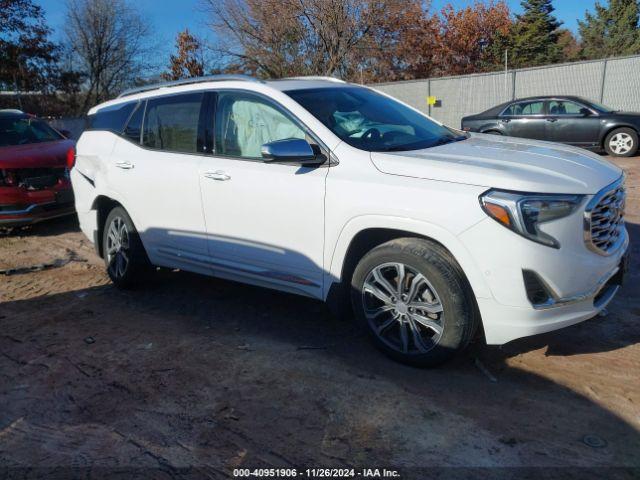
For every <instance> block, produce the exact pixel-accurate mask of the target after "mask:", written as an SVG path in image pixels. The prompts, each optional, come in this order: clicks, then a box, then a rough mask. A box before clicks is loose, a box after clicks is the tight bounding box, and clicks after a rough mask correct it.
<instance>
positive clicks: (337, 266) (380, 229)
mask: <svg viewBox="0 0 640 480" xmlns="http://www.w3.org/2000/svg"><path fill="white" fill-rule="evenodd" d="M397 238H417V239H423V240H429V241H432V242H435V243H436V244H438V245H440V246H441V247H442V248H444V249H445V250H446V251H447V252H448V253H449V254H450V255H451V257H452V259H453V260H454V261H455V262H456V263H457V264H458V266H459V267H460V269H461V271H462V273H463V274H464V276H465V277H466V279H467V281H468V282H469V286H470V288H471V289H472V291H473V294H474V296H477V297H479V298H492V295H491V292H490V290H489V287H488V285H487V283H486V282H485V280H484V279H483V277H482V275H481V272H480V270H479V268H478V266H477V265H476V263H475V261H474V260H473V258H472V257H471V254H470V253H469V252H468V250H467V249H466V248H465V247H464V245H462V243H461V242H460V241H459V240H458V239H457V237H456V236H455V235H453V234H452V233H450V232H448V231H447V230H445V229H443V228H441V227H438V226H435V225H431V224H427V223H424V222H419V221H414V220H408V219H400V218H387V217H375V218H371V217H369V216H367V217H366V218H363V217H358V218H356V219H353V220H352V221H351V222H349V223H348V224H347V225H346V226H345V227H344V228H343V230H342V232H341V234H340V237H339V238H338V240H337V242H336V244H335V248H334V250H333V254H332V256H331V258H330V261H329V262H328V264H329V269H328V272H327V274H328V276H329V278H328V279H327V281H325V290H326V291H325V296H326V300H327V303H329V306H330V307H331V308H332V310H334V311H336V312H339V311H340V310H341V309H342V307H339V305H340V303H341V302H343V300H341V295H342V294H343V293H344V289H345V285H347V286H348V282H350V280H351V276H352V275H353V271H354V270H355V266H356V265H357V264H358V262H359V261H360V259H361V258H362V257H363V256H364V255H365V254H366V253H367V252H369V251H370V250H371V249H373V248H375V247H377V246H378V245H381V244H383V243H386V242H388V241H390V240H394V239H397ZM336 307H337V308H336ZM343 307H344V305H343Z"/></svg>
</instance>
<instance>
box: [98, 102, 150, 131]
mask: <svg viewBox="0 0 640 480" xmlns="http://www.w3.org/2000/svg"><path fill="white" fill-rule="evenodd" d="M137 104H138V102H129V103H120V104H118V105H112V106H110V107H105V108H101V109H100V110H98V111H97V112H96V113H94V114H93V115H89V119H88V128H87V129H88V130H107V131H109V132H114V133H118V134H119V133H121V132H122V131H123V130H124V126H125V124H126V123H127V120H128V119H129V116H130V115H131V112H133V109H134V108H135V107H136V105H137Z"/></svg>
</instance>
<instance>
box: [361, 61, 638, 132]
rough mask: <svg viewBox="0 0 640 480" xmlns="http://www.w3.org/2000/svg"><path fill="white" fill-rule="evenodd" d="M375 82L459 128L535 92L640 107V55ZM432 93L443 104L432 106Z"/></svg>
mask: <svg viewBox="0 0 640 480" xmlns="http://www.w3.org/2000/svg"><path fill="white" fill-rule="evenodd" d="M371 86H372V87H374V88H376V89H378V90H380V91H382V92H385V93H387V94H389V95H391V96H393V97H396V98H398V99H399V100H401V101H403V102H405V103H408V104H409V105H411V106H412V107H415V108H417V109H419V110H421V111H422V112H425V113H427V114H429V115H431V116H432V117H433V118H435V119H437V120H439V121H441V122H442V123H444V124H446V125H450V126H452V127H456V128H459V127H460V120H461V119H462V117H464V116H466V115H471V114H474V113H480V112H482V111H484V110H487V109H489V108H491V107H493V106H495V105H498V104H500V103H503V102H507V101H509V100H514V99H516V98H523V97H531V96H535V95H578V96H581V97H585V98H588V99H590V100H593V101H596V102H600V103H604V104H605V105H607V106H609V107H611V108H613V109H615V110H626V111H640V55H638V56H632V57H620V58H610V59H605V60H590V61H584V62H576V63H565V64H560V65H548V66H544V67H534V68H524V69H519V70H509V71H507V72H493V73H482V74H475V75H463V76H458V77H443V78H429V79H425V80H411V81H406V82H394V83H379V84H375V85H371ZM429 96H434V97H436V99H437V100H438V101H439V105H438V106H429V105H428V104H427V97H429Z"/></svg>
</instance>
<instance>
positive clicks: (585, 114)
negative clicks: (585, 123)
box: [580, 108, 591, 117]
mask: <svg viewBox="0 0 640 480" xmlns="http://www.w3.org/2000/svg"><path fill="white" fill-rule="evenodd" d="M580 113H581V114H582V116H583V117H589V116H591V110H589V109H588V108H581V109H580Z"/></svg>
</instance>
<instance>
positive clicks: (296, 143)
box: [261, 138, 319, 164]
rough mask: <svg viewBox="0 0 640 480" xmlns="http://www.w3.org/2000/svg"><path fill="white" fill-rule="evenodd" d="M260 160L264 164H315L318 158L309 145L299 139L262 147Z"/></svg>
mask: <svg viewBox="0 0 640 480" xmlns="http://www.w3.org/2000/svg"><path fill="white" fill-rule="evenodd" d="M261 153H262V158H263V159H264V161H265V162H278V163H295V164H313V163H315V164H317V163H319V159H318V156H317V155H316V153H315V152H314V151H313V148H312V147H311V145H309V142H307V141H306V140H303V139H301V138H286V139H284V140H276V141H275V142H269V143H265V144H264V145H262V148H261Z"/></svg>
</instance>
